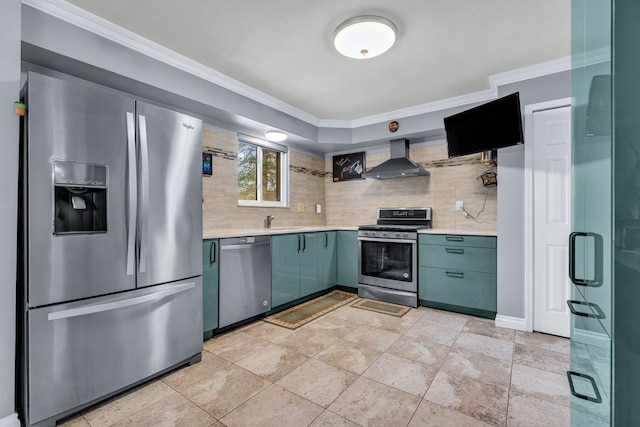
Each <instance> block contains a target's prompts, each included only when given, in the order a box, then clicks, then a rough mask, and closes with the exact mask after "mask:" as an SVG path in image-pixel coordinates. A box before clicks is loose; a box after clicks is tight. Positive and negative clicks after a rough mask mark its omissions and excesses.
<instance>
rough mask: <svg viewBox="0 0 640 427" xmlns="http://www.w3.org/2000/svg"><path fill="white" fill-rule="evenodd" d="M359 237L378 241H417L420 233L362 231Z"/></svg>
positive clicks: (359, 232)
mask: <svg viewBox="0 0 640 427" xmlns="http://www.w3.org/2000/svg"><path fill="white" fill-rule="evenodd" d="M358 237H370V238H377V239H406V240H417V239H418V233H416V232H415V231H379V230H360V231H358Z"/></svg>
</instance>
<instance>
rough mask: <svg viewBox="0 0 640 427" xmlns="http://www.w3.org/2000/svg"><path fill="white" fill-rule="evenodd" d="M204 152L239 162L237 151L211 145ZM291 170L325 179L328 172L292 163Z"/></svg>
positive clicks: (205, 147) (204, 148)
mask: <svg viewBox="0 0 640 427" xmlns="http://www.w3.org/2000/svg"><path fill="white" fill-rule="evenodd" d="M202 150H203V151H205V152H207V153H211V155H212V156H213V157H219V158H221V159H225V160H238V153H236V152H235V151H225V150H222V149H220V148H217V147H212V146H210V145H206V146H204V147H203V148H202ZM289 170H290V171H291V172H298V173H304V174H307V175H312V176H316V177H319V178H324V177H325V176H327V173H326V172H323V171H319V170H317V169H309V168H306V167H304V166H295V165H292V164H291V163H289Z"/></svg>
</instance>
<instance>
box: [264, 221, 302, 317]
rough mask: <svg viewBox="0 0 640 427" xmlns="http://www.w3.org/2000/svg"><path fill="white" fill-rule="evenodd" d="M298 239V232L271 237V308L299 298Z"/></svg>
mask: <svg viewBox="0 0 640 427" xmlns="http://www.w3.org/2000/svg"><path fill="white" fill-rule="evenodd" d="M300 239H301V238H300V235H299V234H281V235H277V236H273V237H272V238H271V307H272V308H274V307H277V306H279V305H282V304H286V303H288V302H291V301H294V300H297V299H298V298H300V248H301V245H302V242H301V240H300ZM299 245H300V247H299Z"/></svg>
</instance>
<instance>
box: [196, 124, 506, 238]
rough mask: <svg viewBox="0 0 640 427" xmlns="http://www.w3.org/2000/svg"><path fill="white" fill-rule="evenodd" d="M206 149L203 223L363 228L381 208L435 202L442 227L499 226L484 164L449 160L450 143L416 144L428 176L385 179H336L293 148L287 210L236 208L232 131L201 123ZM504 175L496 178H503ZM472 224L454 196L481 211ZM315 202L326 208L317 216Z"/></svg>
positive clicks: (373, 160) (324, 165)
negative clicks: (207, 169)
mask: <svg viewBox="0 0 640 427" xmlns="http://www.w3.org/2000/svg"><path fill="white" fill-rule="evenodd" d="M202 146H203V150H204V151H208V152H211V153H212V154H213V161H212V169H213V175H212V176H203V178H202V189H203V227H204V229H205V230H214V229H220V228H261V227H264V221H265V218H266V216H267V215H269V214H270V215H273V216H275V218H276V219H275V220H274V222H273V227H291V226H315V225H325V224H326V225H336V226H337V225H358V224H369V223H373V222H375V215H376V208H378V207H413V206H431V207H432V208H433V223H434V227H437V228H450V229H459V230H470V229H471V230H495V229H496V196H497V191H496V188H485V187H484V186H483V185H482V181H481V180H479V179H478V176H479V175H481V174H482V173H483V172H484V171H485V170H486V168H485V167H484V166H483V165H482V164H481V163H480V160H479V156H477V155H476V156H466V157H461V158H459V159H453V160H449V159H447V146H446V144H444V141H443V144H440V145H431V146H424V147H411V151H410V158H411V159H412V160H413V161H415V162H417V163H419V164H420V165H421V166H423V167H425V168H426V169H427V170H429V172H430V173H431V175H430V176H422V177H413V178H399V179H388V180H373V179H362V180H354V181H344V182H333V177H332V173H331V171H332V167H331V161H332V160H331V158H329V159H328V160H325V159H321V158H318V157H314V156H310V155H307V154H302V153H298V152H295V151H292V150H290V151H289V180H290V181H289V182H290V189H289V193H290V194H289V205H290V207H288V208H256V207H245V206H238V198H237V182H238V174H237V164H236V159H237V154H236V153H237V149H238V137H237V135H236V134H234V133H229V132H225V131H220V130H216V129H213V128H210V127H204V128H203V135H202ZM388 158H389V153H388V152H371V153H367V154H366V163H365V164H366V168H367V169H370V168H371V167H373V166H376V165H378V164H380V163H382V162H383V161H385V160H387V159H388ZM498 178H499V177H498ZM485 199H486V204H485V206H484V211H483V212H482V214H481V215H480V216H479V218H478V221H479V222H475V221H473V220H472V219H470V218H465V217H464V216H463V214H462V212H456V211H455V203H456V200H463V201H464V205H465V209H466V210H467V211H469V212H470V213H471V214H472V215H477V214H478V212H479V211H480V210H481V209H482V207H483V204H484V202H485ZM316 204H320V205H322V213H321V214H316V213H315V206H316Z"/></svg>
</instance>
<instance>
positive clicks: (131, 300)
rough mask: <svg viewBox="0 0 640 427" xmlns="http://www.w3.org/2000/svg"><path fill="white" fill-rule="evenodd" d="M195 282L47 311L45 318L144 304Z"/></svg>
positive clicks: (83, 314) (93, 312) (177, 292)
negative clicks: (138, 294)
mask: <svg viewBox="0 0 640 427" xmlns="http://www.w3.org/2000/svg"><path fill="white" fill-rule="evenodd" d="M195 286H196V283H195V282H188V283H182V284H180V285H176V286H174V287H172V288H171V289H166V290H163V291H160V292H156V293H153V294H148V295H142V296H139V297H134V298H129V299H125V300H121V301H113V302H106V303H104V304H96V305H87V306H84V307H78V308H71V309H69V310H61V311H56V312H53V313H49V315H48V316H47V319H48V320H49V321H51V320H59V319H69V318H71V317H79V316H86V315H89V314H95V313H102V312H105V311H112V310H118V309H120V308H125V307H131V306H133V305H139V304H144V303H147V302H151V301H157V300H161V299H163V298H166V297H168V296H171V295H175V294H179V293H181V292H185V291H188V290H189V289H193V288H195Z"/></svg>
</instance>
